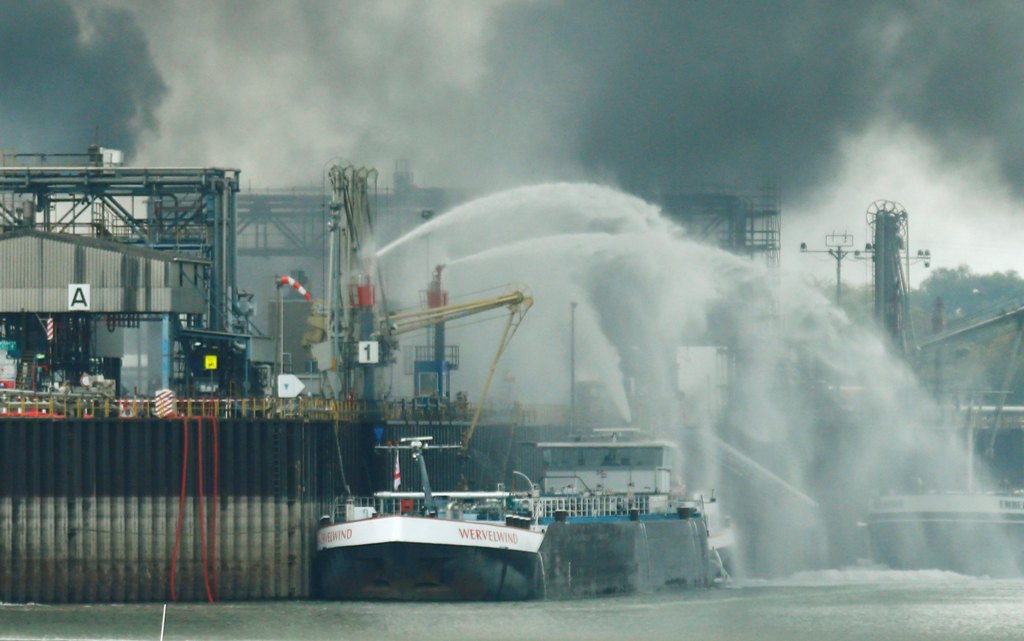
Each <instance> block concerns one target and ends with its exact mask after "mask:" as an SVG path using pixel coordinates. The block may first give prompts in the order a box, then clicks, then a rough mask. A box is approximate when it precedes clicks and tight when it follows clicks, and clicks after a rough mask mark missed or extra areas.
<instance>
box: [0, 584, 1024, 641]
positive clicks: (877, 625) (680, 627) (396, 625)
mask: <svg viewBox="0 0 1024 641" xmlns="http://www.w3.org/2000/svg"><path fill="white" fill-rule="evenodd" d="M161 610H162V605H161V604H146V605H137V604H133V605H52V606H51V605H14V604H5V605H3V606H0V639H3V640H8V639H26V640H44V639H45V640H54V639H76V640H78V639H119V640H120V639H132V640H134V639H159V638H160V619H161ZM1022 635H1024V580H992V579H985V578H969V577H964V576H960V575H956V574H951V573H947V572H938V571H923V572H895V571H889V570H874V569H851V570H835V571H822V572H810V573H802V574H797V575H794V576H792V577H790V578H787V579H783V580H775V581H738V582H736V583H734V584H733V585H731V586H729V587H725V588H721V589H711V590H696V591H689V592H678V593H670V594H658V595H654V596H642V597H641V596H628V597H608V598H601V599H587V600H579V601H551V602H529V603H503V604H496V603H483V604H444V603H442V604H391V603H387V604H384V603H328V602H319V601H306V602H271V603H226V604H215V605H203V604H171V605H170V606H169V607H168V614H167V623H166V628H165V632H164V638H165V639H167V640H168V641H170V640H177V639H208V640H211V641H213V640H216V641H227V640H242V639H260V640H262V639H267V640H270V639H275V640H278V639H282V640H283V639H296V640H299V639H302V640H305V639H323V640H325V641H326V640H330V641H348V640H355V639H375V640H381V641H389V640H396V641H397V640H406V639H415V640H417V641H429V640H435V639H436V640H445V641H461V640H476V639H480V640H485V639H486V640H495V641H498V640H505V639H508V640H515V641H534V640H537V641H546V640H556V639H557V640H575V639H579V640H586V641H600V640H605V639H607V640H613V639H614V640H619V639H631V640H636V641H640V640H643V641H656V640H661V639H665V640H668V639H673V640H677V639H699V640H701V641H716V640H730V641H731V640H736V641H738V640H748V639H749V640H754V639H757V640H760V641H775V640H778V641H782V640H786V641H803V640H811V639H815V640H818V639H820V640H829V641H842V640H868V639H870V640H873V641H874V640H878V639H898V640H907V641H912V640H917V639H921V640H924V639H927V640H928V641H941V640H945V639H949V640H954V639H955V640H958V641H962V640H970V639H999V640H1005V639H1016V638H1021V636H1022Z"/></svg>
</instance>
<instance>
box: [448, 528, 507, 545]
mask: <svg viewBox="0 0 1024 641" xmlns="http://www.w3.org/2000/svg"><path fill="white" fill-rule="evenodd" d="M459 538H460V539H469V540H471V541H490V542H492V543H512V544H516V543H519V535H518V534H516V533H515V532H498V531H495V530H478V529H476V528H468V527H460V528H459Z"/></svg>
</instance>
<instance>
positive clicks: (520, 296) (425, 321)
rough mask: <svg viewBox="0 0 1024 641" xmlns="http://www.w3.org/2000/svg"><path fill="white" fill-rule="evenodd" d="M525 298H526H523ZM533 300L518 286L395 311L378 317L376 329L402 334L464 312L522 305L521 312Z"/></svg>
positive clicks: (442, 321) (473, 312)
mask: <svg viewBox="0 0 1024 641" xmlns="http://www.w3.org/2000/svg"><path fill="white" fill-rule="evenodd" d="M527 301H529V302H527ZM532 304H533V299H531V298H530V297H529V296H527V295H526V294H525V293H524V292H523V291H521V290H515V291H512V292H509V293H508V294H502V295H501V296H495V297H493V298H482V299H479V300H474V301H469V302H467V303H456V304H454V305H444V306H442V307H434V308H432V309H418V310H414V311H409V312H398V313H395V314H388V315H387V316H386V317H384V318H382V319H381V328H380V333H381V335H382V336H397V335H399V334H406V333H408V332H412V331H415V330H417V329H424V328H427V327H433V326H434V325H437V324H438V323H447V322H449V321H453V320H457V319H459V318H463V317H465V316H471V315H473V314H479V313H481V312H486V311H489V310H492V309H498V308H499V307H508V308H509V309H510V310H513V315H514V314H515V311H514V310H515V308H522V309H523V313H525V312H526V309H528V308H529V307H530V305H532Z"/></svg>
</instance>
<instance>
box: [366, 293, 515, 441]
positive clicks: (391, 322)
mask: <svg viewBox="0 0 1024 641" xmlns="http://www.w3.org/2000/svg"><path fill="white" fill-rule="evenodd" d="M532 305H533V298H532V297H531V296H529V295H528V294H527V293H526V291H525V290H524V289H522V288H515V289H513V290H512V291H510V292H508V293H505V294H502V295H500V296H494V297H490V298H481V299H477V300H472V301H468V302H465V303H456V304H452V305H442V306H440V307H433V308H428V309H421V310H416V311H409V312H398V313H394V314H388V315H387V316H385V317H383V318H382V319H381V320H380V334H381V336H382V338H383V337H387V338H388V339H389V340H390V342H391V344H392V346H394V344H395V343H397V336H399V335H401V334H406V333H408V332H412V331H415V330H418V329H425V328H429V327H434V326H437V325H440V324H441V323H447V322H449V321H453V320H457V319H459V318H464V317H466V316H471V315H473V314H480V313H483V312H487V311H490V310H493V309H499V308H502V307H505V308H506V309H507V310H508V318H507V320H506V323H505V329H504V331H502V334H501V340H500V341H499V343H498V349H497V351H496V352H495V354H494V358H493V359H492V360H491V367H490V369H489V370H488V372H487V378H486V379H484V387H483V389H482V390H481V392H480V400H479V401H478V402H477V404H476V409H475V411H474V412H473V418H472V420H471V421H470V424H469V427H467V428H466V431H465V433H464V434H463V436H462V443H461V454H462V455H463V456H464V455H465V454H466V453H467V452H468V451H469V443H470V441H471V440H472V439H473V433H474V432H475V431H476V426H477V424H478V423H479V422H480V413H481V411H482V410H483V406H484V401H485V400H486V399H487V393H488V391H489V390H490V387H491V381H492V380H494V372H495V370H497V368H498V361H500V360H501V355H502V354H504V352H505V349H506V348H507V347H508V345H509V343H510V342H511V340H512V336H513V335H515V333H516V330H517V329H519V325H520V324H521V323H522V322H523V317H524V316H525V315H526V312H527V311H529V309H530V307H531V306H532Z"/></svg>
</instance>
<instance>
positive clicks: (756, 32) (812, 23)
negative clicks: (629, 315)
mask: <svg viewBox="0 0 1024 641" xmlns="http://www.w3.org/2000/svg"><path fill="white" fill-rule="evenodd" d="M0 9H2V11H0V34H2V36H3V42H4V43H5V47H4V51H3V54H0V55H2V56H3V58H4V60H3V63H2V64H0V86H3V87H4V90H3V92H2V93H0V147H8V148H10V147H14V148H17V149H18V150H19V151H67V150H77V149H80V148H83V147H84V146H85V145H86V144H88V143H89V142H92V141H94V140H97V139H98V140H99V141H100V142H101V143H102V144H105V145H107V146H112V147H120V148H123V149H125V150H126V151H127V152H129V156H130V159H131V160H132V161H133V162H134V163H135V164H152V165H175V164H189V165H204V164H219V165H227V166H232V167H238V168H240V169H242V172H243V174H242V175H243V181H244V182H245V183H246V184H247V185H248V184H250V183H251V184H252V185H253V186H255V187H269V186H290V185H297V184H307V185H319V184H320V182H321V176H322V171H323V167H324V166H325V165H326V164H329V163H330V162H331V161H332V159H342V160H345V161H349V162H354V163H357V164H365V165H374V166H377V167H380V168H381V169H382V173H384V175H385V176H387V174H388V173H389V171H390V169H391V167H392V166H393V164H394V161H395V160H396V159H399V158H404V159H408V160H409V161H410V163H411V165H412V167H413V168H414V170H415V172H416V175H417V182H418V183H419V184H421V185H429V186H452V187H461V188H471V189H478V190H481V191H487V190H494V189H500V188H505V187H511V186H517V185H521V184H525V183H535V182H543V181H551V180H590V181H595V182H600V183H606V184H611V185H614V186H618V187H620V188H622V189H624V190H627V191H630V192H640V193H657V192H658V191H672V190H678V189H688V188H690V187H692V186H693V185H695V184H701V183H720V184H733V185H740V186H752V185H756V184H758V183H760V181H762V180H764V179H768V180H771V181H773V182H775V183H778V184H779V185H780V187H781V189H782V193H783V195H784V211H785V218H784V227H783V234H784V242H785V244H786V246H785V251H784V254H783V262H784V264H785V265H787V266H789V267H792V268H795V269H798V270H806V271H808V272H810V273H813V274H817V275H820V276H821V277H822V278H824V279H827V278H829V274H831V273H832V270H833V269H834V264H832V263H830V262H829V259H827V258H824V259H821V258H815V257H811V256H800V255H799V254H796V253H795V251H793V250H794V249H795V247H796V246H797V245H798V244H799V242H800V241H802V240H806V241H807V242H808V243H809V244H811V245H812V246H818V245H822V244H823V241H824V236H825V234H826V233H829V232H831V231H833V230H837V231H850V232H851V233H853V234H854V235H855V236H856V238H857V242H858V244H860V243H862V242H863V241H864V240H866V232H865V223H864V211H865V210H866V209H867V207H868V205H869V204H870V203H871V202H872V201H874V200H876V199H879V198H886V199H891V200H896V201H899V202H901V203H902V204H903V205H904V206H905V207H906V209H907V210H908V211H909V212H910V220H911V241H912V248H918V247H921V248H923V247H928V248H929V249H931V251H932V252H933V254H934V255H935V260H934V261H933V262H934V264H935V265H937V266H943V265H945V266H954V265H956V264H958V263H964V262H966V263H970V264H971V265H972V266H973V267H974V268H975V269H976V270H977V271H991V270H1004V269H1019V270H1021V271H1024V259H1022V258H1018V253H1019V252H1017V251H1016V239H1015V238H1014V235H1013V232H1014V230H1015V223H1016V221H1017V219H1018V218H1019V216H1020V214H1019V211H1018V210H1019V207H1020V205H1019V201H1020V197H1021V195H1022V191H1024V189H1022V188H1021V187H1020V185H1024V183H1022V181H1021V178H1022V177H1024V144H1021V143H1022V142H1024V140H1022V138H1024V135H1022V124H1021V118H1020V117H1019V116H1020V114H1019V112H1020V106H1021V104H1022V98H1024V83H1021V82H1020V79H1021V75H1022V73H1021V71H1022V69H1021V68H1022V64H1024V39H1022V38H1020V37H1019V34H1020V33H1021V31H1022V27H1024V5H1021V4H1019V3H1016V2H996V1H987V2H942V1H939V0H928V1H921V2H891V1H885V2H882V1H879V2H870V1H865V2H856V3H847V2H825V1H822V2H796V1H778V2H753V1H751V2H742V1H734V2H727V3H726V2H710V1H708V2H683V1H672V2H655V1H646V2H644V1H639V2H626V1H624V0H623V1H617V2H609V1H600V0H586V1H577V2H526V1H513V0H505V1H502V0H490V1H487V0H463V1H455V0H448V1H443V0H442V1H435V2H419V1H414V0H408V1H398V0H384V1H383V2H371V1H347V0H343V1H338V2H327V1H323V2H321V1H315V2H314V1H310V2H282V1H276V0H275V1H270V0H265V1H254V2H241V1H232V2H229V1H221V2H196V1H189V0H181V1H169V2H138V3H136V2H127V1H125V0H91V1H89V2H84V3H75V4H74V5H73V6H72V5H70V4H69V3H67V2H63V1H57V0H42V1H40V2H33V3H27V2H19V1H13V0H0ZM863 271H864V268H862V267H860V266H855V265H851V266H850V268H849V269H848V270H847V273H848V274H849V275H850V277H851V278H856V277H857V274H858V273H860V274H863ZM914 273H915V275H923V270H920V269H916V268H915V272H914ZM915 280H917V278H915Z"/></svg>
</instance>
